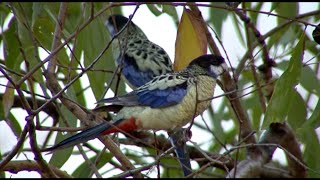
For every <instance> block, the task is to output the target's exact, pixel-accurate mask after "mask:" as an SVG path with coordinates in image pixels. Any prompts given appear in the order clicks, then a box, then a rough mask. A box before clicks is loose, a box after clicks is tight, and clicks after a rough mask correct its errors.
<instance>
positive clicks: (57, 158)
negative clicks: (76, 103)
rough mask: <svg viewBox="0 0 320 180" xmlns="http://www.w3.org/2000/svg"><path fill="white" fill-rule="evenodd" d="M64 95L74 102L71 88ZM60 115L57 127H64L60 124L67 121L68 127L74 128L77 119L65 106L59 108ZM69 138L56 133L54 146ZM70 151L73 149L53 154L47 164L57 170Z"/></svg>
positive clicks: (74, 97)
mask: <svg viewBox="0 0 320 180" xmlns="http://www.w3.org/2000/svg"><path fill="white" fill-rule="evenodd" d="M66 93H67V95H68V98H70V99H72V100H76V94H75V91H74V89H73V88H72V87H69V88H68V90H67V92H66ZM61 114H62V117H60V120H59V127H65V124H64V123H62V122H64V121H67V122H68V124H69V126H70V127H76V125H77V118H76V117H75V116H74V115H73V114H72V113H71V112H70V111H69V110H68V109H67V108H66V107H65V106H62V107H61ZM62 118H64V119H62ZM69 136H70V135H69V134H67V135H63V134H62V133H61V132H58V133H57V137H56V140H55V144H58V143H59V142H61V141H62V140H64V139H66V138H67V137H69ZM72 149H73V148H67V149H64V150H60V151H55V152H53V154H52V156H51V159H50V161H49V163H50V164H51V163H52V164H53V165H55V166H57V167H59V168H60V167H62V166H63V165H64V163H65V162H66V161H67V160H68V159H69V158H70V156H71V154H72Z"/></svg>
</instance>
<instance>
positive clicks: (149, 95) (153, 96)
mask: <svg viewBox="0 0 320 180" xmlns="http://www.w3.org/2000/svg"><path fill="white" fill-rule="evenodd" d="M154 80H155V79H154ZM154 80H153V81H150V83H147V84H146V85H144V86H141V87H139V88H138V89H136V90H134V91H132V92H130V93H128V94H126V95H124V96H118V97H113V98H108V99H103V100H101V101H99V103H112V104H116V105H123V106H136V105H140V106H150V107H151V108H162V107H168V106H171V105H175V104H178V103H179V102H181V100H182V99H183V97H184V96H185V95H186V94H187V86H188V84H187V80H185V81H184V82H182V83H180V84H176V85H174V86H172V87H167V88H165V89H159V88H151V87H152V86H155V85H158V84H156V81H154ZM152 82H153V83H152ZM150 89H152V90H150Z"/></svg>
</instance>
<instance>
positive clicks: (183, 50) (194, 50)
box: [174, 9, 207, 71]
mask: <svg viewBox="0 0 320 180" xmlns="http://www.w3.org/2000/svg"><path fill="white" fill-rule="evenodd" d="M175 48H176V49H175V60H174V70H175V71H179V70H181V69H183V68H185V67H186V66H187V65H188V64H189V63H190V61H191V60H193V59H195V58H197V57H198V56H201V55H203V54H206V53H207V37H206V34H205V30H204V29H203V27H202V26H201V23H200V22H199V20H197V19H196V17H195V16H194V14H193V12H192V11H191V10H189V9H184V10H183V13H182V16H181V20H180V23H179V26H178V33H177V39H176V47H175Z"/></svg>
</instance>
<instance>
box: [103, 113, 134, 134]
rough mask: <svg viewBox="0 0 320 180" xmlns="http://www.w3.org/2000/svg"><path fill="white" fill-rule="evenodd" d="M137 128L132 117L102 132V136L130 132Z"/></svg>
mask: <svg viewBox="0 0 320 180" xmlns="http://www.w3.org/2000/svg"><path fill="white" fill-rule="evenodd" d="M137 128H138V126H137V125H136V120H135V118H134V117H131V118H130V119H125V120H122V121H121V122H120V123H119V124H117V125H116V126H115V127H111V128H109V129H107V130H105V131H103V132H102V134H103V135H107V134H112V133H115V132H131V131H135V130H137Z"/></svg>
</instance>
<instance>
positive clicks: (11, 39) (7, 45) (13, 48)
mask: <svg viewBox="0 0 320 180" xmlns="http://www.w3.org/2000/svg"><path fill="white" fill-rule="evenodd" d="M8 28H9V29H8V30H7V31H5V32H4V33H3V43H4V44H3V50H4V58H5V59H6V61H5V65H6V67H8V68H10V69H12V70H14V71H17V72H19V70H20V64H21V62H22V59H21V58H20V59H19V58H18V56H19V54H20V51H19V48H17V47H19V46H20V45H19V41H18V40H17V38H16V36H15V33H16V31H17V21H16V20H15V19H14V18H13V19H11V21H10V22H9V27H8Z"/></svg>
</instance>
